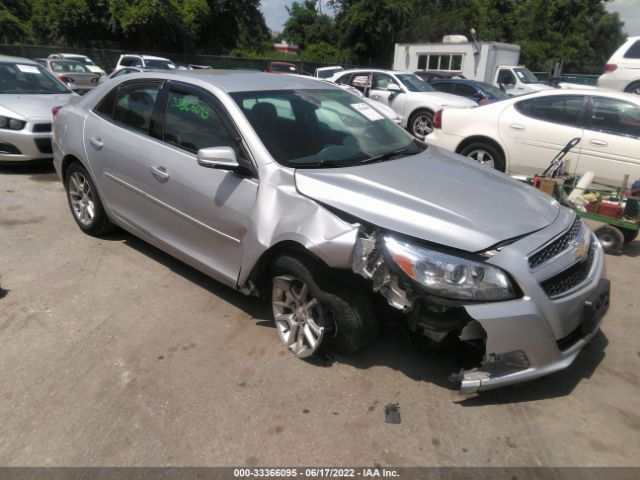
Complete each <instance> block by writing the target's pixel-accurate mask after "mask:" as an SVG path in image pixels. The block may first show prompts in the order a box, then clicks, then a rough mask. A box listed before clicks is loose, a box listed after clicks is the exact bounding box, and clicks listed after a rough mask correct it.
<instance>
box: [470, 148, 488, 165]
mask: <svg viewBox="0 0 640 480" xmlns="http://www.w3.org/2000/svg"><path fill="white" fill-rule="evenodd" d="M467 157H469V158H471V159H473V160H475V161H476V162H478V163H479V164H481V165H486V166H488V167H491V168H495V159H494V158H493V155H491V154H490V153H489V152H487V151H486V150H483V149H480V148H478V149H475V150H472V151H470V152H469V153H468V154H467Z"/></svg>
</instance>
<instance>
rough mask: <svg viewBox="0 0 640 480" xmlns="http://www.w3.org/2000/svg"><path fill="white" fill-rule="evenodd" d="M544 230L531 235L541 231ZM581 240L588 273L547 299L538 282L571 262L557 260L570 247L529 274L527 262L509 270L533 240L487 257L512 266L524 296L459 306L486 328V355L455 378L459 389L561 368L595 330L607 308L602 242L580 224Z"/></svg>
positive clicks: (496, 384) (502, 383)
mask: <svg viewBox="0 0 640 480" xmlns="http://www.w3.org/2000/svg"><path fill="white" fill-rule="evenodd" d="M564 214H565V215H566V213H564ZM549 228H551V227H547V229H543V230H542V231H541V232H537V234H534V235H532V237H538V236H542V235H544V233H545V231H546V230H548V229H549ZM585 239H590V242H592V245H593V248H594V251H593V257H592V260H591V265H590V267H589V271H588V275H587V277H586V279H584V280H583V281H582V282H580V283H579V284H578V285H576V286H575V287H574V288H571V289H569V290H567V292H566V294H562V295H559V296H554V297H550V296H549V295H548V294H547V293H546V292H545V291H544V289H543V288H542V285H541V280H544V279H545V277H548V276H550V275H554V274H556V273H557V272H558V271H562V270H563V269H566V265H568V264H570V262H571V261H574V262H575V257H573V258H572V259H568V258H563V257H570V256H571V254H572V253H573V250H572V248H569V249H568V250H567V251H566V252H564V253H563V254H561V255H559V256H557V257H556V258H555V259H552V260H550V261H549V262H548V265H546V268H545V265H543V266H542V267H541V268H537V269H534V271H533V272H531V267H530V266H529V264H528V262H527V263H526V264H525V265H526V266H524V265H522V263H520V264H517V263H516V265H520V267H519V268H518V267H516V269H515V271H514V269H513V265H514V261H515V259H516V257H518V256H519V255H518V252H522V251H527V252H531V250H528V248H529V246H530V245H532V244H535V240H533V242H532V239H530V238H525V239H524V240H522V241H521V242H522V243H524V245H519V244H520V243H521V242H516V243H515V244H513V245H511V246H509V247H506V248H505V249H504V251H503V252H500V253H499V254H498V255H496V257H494V258H495V261H493V259H492V261H491V262H490V263H494V264H496V265H502V268H505V266H504V265H505V264H508V263H510V264H511V265H512V268H511V273H512V275H513V276H514V278H515V280H516V282H517V283H518V284H519V287H520V288H521V290H522V291H523V292H524V296H523V297H522V298H519V299H516V300H511V301H507V302H496V303H485V304H476V305H467V306H465V310H466V312H467V314H468V315H469V316H470V317H471V318H472V319H474V320H476V321H477V322H478V323H479V324H480V325H481V326H482V328H483V329H484V330H485V332H486V345H485V347H486V348H485V352H486V355H485V359H484V361H483V363H482V365H481V366H480V367H478V368H474V369H472V370H467V371H462V372H460V374H459V375H457V376H456V379H457V380H459V381H460V391H461V392H463V393H469V392H475V391H481V390H489V389H492V388H497V387H502V386H506V385H511V384H514V383H519V382H523V381H526V380H532V379H534V378H538V377H542V376H544V375H548V374H550V373H553V372H556V371H558V370H562V369H564V368H566V367H568V366H569V365H571V363H572V362H573V361H574V360H575V358H576V357H577V356H578V354H579V353H580V351H581V350H582V348H583V347H584V346H585V345H586V344H587V343H588V342H589V341H590V340H591V339H592V338H593V337H594V336H595V335H596V334H597V332H598V330H599V328H600V323H601V321H602V317H603V316H604V313H605V312H606V310H607V309H608V306H609V303H608V301H609V281H608V280H606V279H605V278H604V276H605V266H604V252H603V250H602V246H601V245H600V244H599V242H598V241H597V239H596V238H595V236H594V235H593V234H592V233H591V232H590V231H589V230H588V229H587V228H586V226H585V227H584V230H583V235H582V238H581V240H585ZM503 254H504V255H503ZM520 256H521V255H520ZM498 257H502V258H498ZM525 260H526V257H525ZM554 263H555V265H554ZM505 269H506V268H505ZM525 270H526V271H525ZM545 270H546V271H545Z"/></svg>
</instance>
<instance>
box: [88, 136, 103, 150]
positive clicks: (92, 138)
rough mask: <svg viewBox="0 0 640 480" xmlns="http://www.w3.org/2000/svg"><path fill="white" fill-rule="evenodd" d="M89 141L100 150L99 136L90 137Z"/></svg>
mask: <svg viewBox="0 0 640 480" xmlns="http://www.w3.org/2000/svg"><path fill="white" fill-rule="evenodd" d="M89 143H90V144H91V146H92V147H93V148H95V149H96V150H100V149H101V148H102V145H103V144H102V139H101V138H100V137H90V138H89Z"/></svg>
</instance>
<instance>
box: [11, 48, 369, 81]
mask: <svg viewBox="0 0 640 480" xmlns="http://www.w3.org/2000/svg"><path fill="white" fill-rule="evenodd" d="M52 53H78V54H81V55H86V56H88V57H89V58H91V59H92V60H93V61H94V62H95V63H96V64H97V65H99V66H100V67H102V68H103V69H104V70H105V71H106V72H107V73H109V72H111V70H113V68H114V67H115V66H116V63H118V58H120V55H122V54H123V53H138V54H139V53H141V52H134V51H128V50H127V51H125V50H114V49H105V48H77V47H73V48H69V47H56V46H46V45H0V54H2V55H10V56H15V57H26V58H32V59H35V58H45V57H47V56H49V55H50V54H52ZM144 54H146V55H155V56H158V57H165V58H169V59H171V60H172V61H174V62H175V63H184V64H196V65H208V66H210V67H213V68H222V69H251V70H261V71H263V70H265V69H266V67H267V64H268V63H269V62H272V61H283V60H282V59H263V58H241V57H229V56H221V55H203V54H192V53H166V52H148V51H145V52H144ZM293 58H294V59H292V60H286V61H287V62H289V63H293V64H295V65H296V66H297V67H298V69H299V71H301V72H309V73H311V74H313V72H314V70H315V69H316V68H319V67H326V66H330V65H335V63H333V64H332V63H321V62H307V61H306V60H300V59H298V57H293ZM342 66H343V67H345V68H357V67H358V66H357V65H345V64H342Z"/></svg>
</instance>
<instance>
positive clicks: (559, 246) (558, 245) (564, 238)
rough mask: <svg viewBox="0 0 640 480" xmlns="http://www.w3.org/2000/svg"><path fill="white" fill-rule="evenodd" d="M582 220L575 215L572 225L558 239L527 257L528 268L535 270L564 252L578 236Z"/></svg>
mask: <svg viewBox="0 0 640 480" xmlns="http://www.w3.org/2000/svg"><path fill="white" fill-rule="evenodd" d="M581 229H582V219H581V218H580V217H579V216H577V215H576V219H575V220H574V221H573V224H572V225H571V227H570V228H569V230H567V231H566V232H565V233H563V234H562V235H561V236H560V237H559V238H557V239H556V240H554V241H553V242H551V243H550V244H549V245H547V246H546V247H544V248H542V250H539V251H538V252H536V253H534V254H533V255H531V256H530V257H529V267H530V268H535V267H538V266H540V265H542V264H543V263H545V262H547V261H548V260H551V259H552V258H553V257H555V256H556V255H559V254H560V253H562V252H564V251H565V250H566V249H567V248H569V245H570V244H571V242H572V241H573V240H574V239H575V238H576V237H577V236H578V235H579V234H580V230H581Z"/></svg>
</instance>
